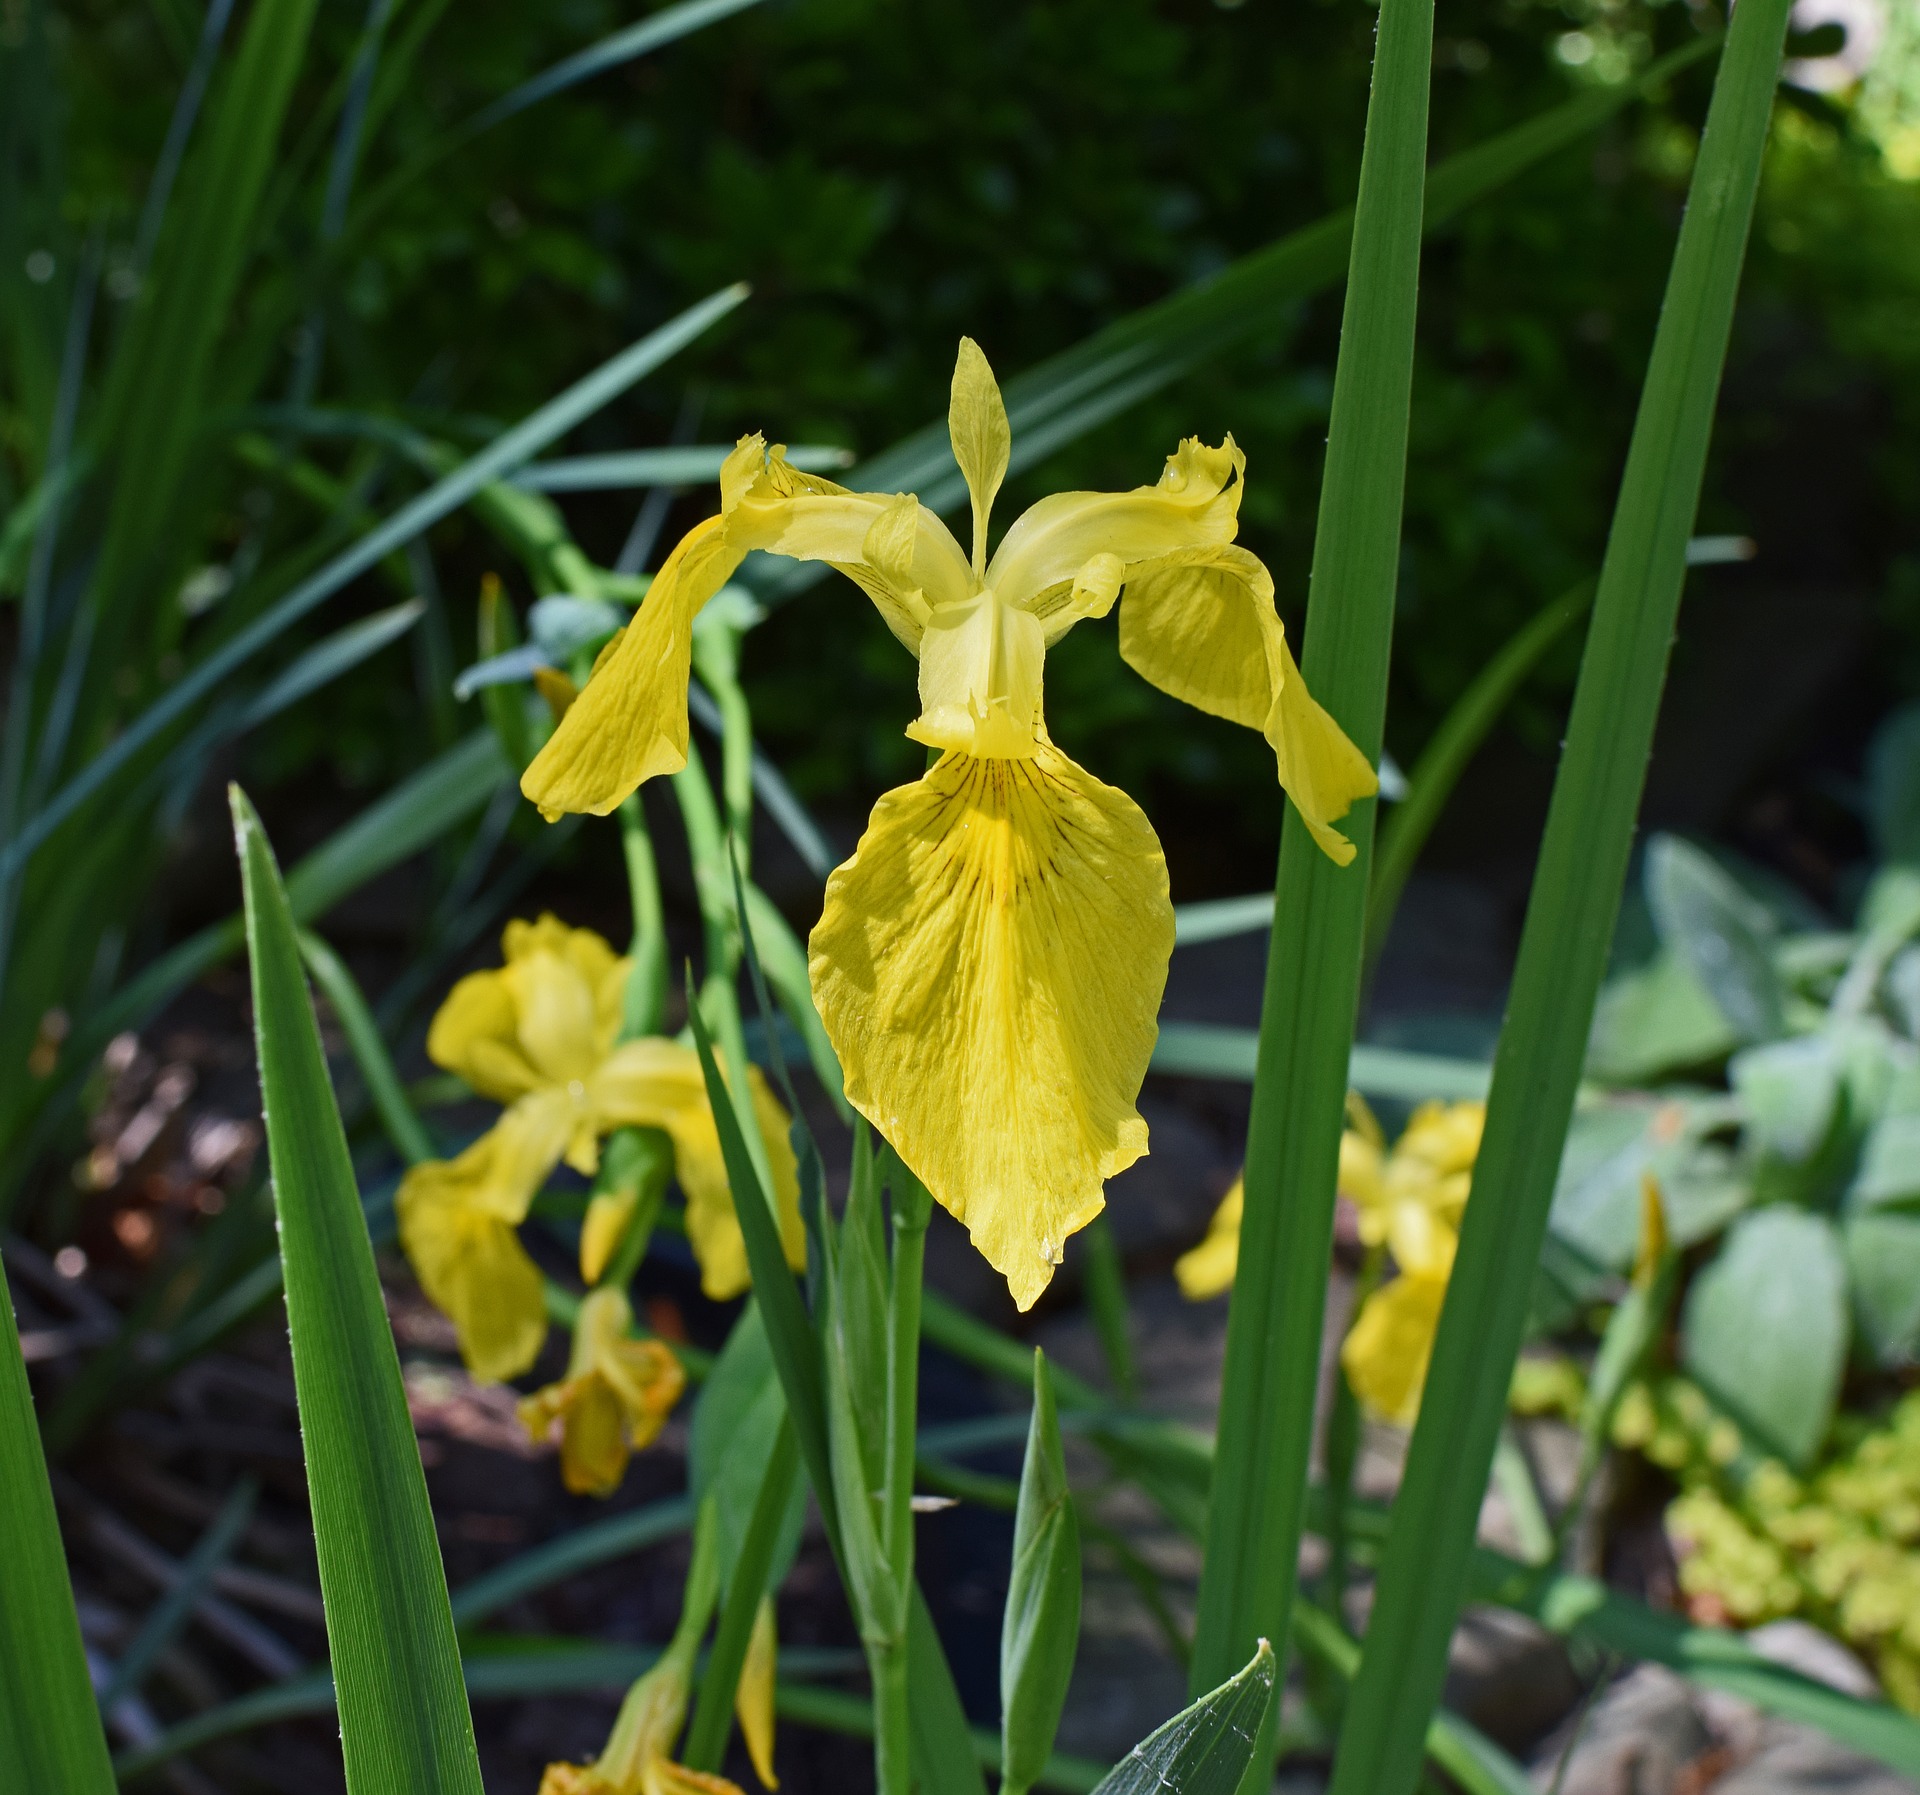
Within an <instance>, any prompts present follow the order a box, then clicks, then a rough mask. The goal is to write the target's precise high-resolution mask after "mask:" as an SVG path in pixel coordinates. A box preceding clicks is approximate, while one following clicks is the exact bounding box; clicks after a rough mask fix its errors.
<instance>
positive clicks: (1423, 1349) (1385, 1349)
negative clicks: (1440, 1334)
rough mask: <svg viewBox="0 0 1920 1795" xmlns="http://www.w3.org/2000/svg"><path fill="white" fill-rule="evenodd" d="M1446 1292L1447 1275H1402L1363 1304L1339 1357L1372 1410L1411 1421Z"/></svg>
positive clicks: (1403, 1421) (1404, 1422)
mask: <svg viewBox="0 0 1920 1795" xmlns="http://www.w3.org/2000/svg"><path fill="white" fill-rule="evenodd" d="M1446 1297H1447V1281H1446V1279H1445V1278H1416V1277H1401V1278H1395V1279H1394V1280H1393V1282H1392V1283H1391V1284H1384V1285H1382V1286H1381V1287H1380V1289H1378V1290H1376V1291H1375V1292H1374V1293H1373V1294H1372V1295H1371V1296H1370V1297H1368V1298H1367V1300H1366V1301H1365V1302H1364V1303H1362V1304H1361V1306H1360V1314H1359V1317H1358V1319H1356V1320H1355V1322H1354V1324H1353V1327H1352V1330H1351V1331H1350V1332H1349V1333H1348V1335H1347V1338H1346V1340H1345V1342H1344V1343H1343V1344H1342V1346H1341V1348H1340V1363H1341V1365H1342V1367H1343V1368H1344V1369H1345V1371H1346V1374H1347V1382H1348V1383H1349V1384H1351V1385H1352V1386H1353V1393H1354V1395H1356V1396H1357V1397H1359V1399H1360V1400H1361V1401H1362V1402H1363V1403H1365V1404H1366V1406H1367V1407H1368V1408H1369V1409H1371V1410H1372V1411H1373V1413H1374V1414H1376V1415H1380V1416H1384V1417H1385V1418H1386V1419H1387V1420H1389V1421H1397V1422H1399V1423H1400V1424H1401V1425H1402V1426H1406V1427H1410V1426H1412V1424H1413V1420H1414V1417H1415V1416H1416V1415H1418V1414H1419V1412H1420V1392H1421V1390H1422V1388H1423V1387H1424V1386H1425V1384H1426V1381H1427V1364H1428V1361H1429V1360H1430V1359H1432V1357H1433V1337H1434V1334H1435V1332H1436V1331H1437V1330H1438V1328H1439V1326H1440V1306H1441V1304H1442V1303H1444V1302H1445V1301H1446Z"/></svg>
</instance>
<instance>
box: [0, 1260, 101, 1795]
mask: <svg viewBox="0 0 1920 1795" xmlns="http://www.w3.org/2000/svg"><path fill="white" fill-rule="evenodd" d="M0 1540H5V1541H6V1547H5V1551H6V1559H7V1567H6V1574H5V1575H4V1576H0V1788H6V1789H21V1790H27V1789H48V1790H53V1789H58V1790H59V1791H60V1792H61V1795H111V1791H112V1789H113V1787H114V1780H113V1770H112V1767H111V1765H110V1764H109V1763H108V1761H107V1737H106V1734H105V1733H103V1732H102V1731H101V1730H100V1712H99V1709H98V1708H97V1707H96V1706H95V1705H94V1699H93V1685H92V1682H91V1681H90V1679H89V1678H88V1675H87V1654H86V1649H85V1647H84V1646H82V1644H81V1643H80V1621H79V1618H78V1616H77V1615H76V1614H75V1612H74V1607H73V1589H72V1586H71V1585H70V1584H69V1583H68V1582H67V1555H66V1549H65V1547H64V1546H63V1545H62V1544H61V1540H60V1523H59V1520H58V1518H57V1517H56V1516H55V1514H54V1509H53V1489H52V1486H51V1485H50V1484H49V1483H48V1482H47V1461H46V1458H45V1456H44V1455H43V1454H42V1452H41V1449H40V1428H39V1424H38V1422H37V1421H36V1420H35V1418H34V1412H33V1392H32V1391H31V1390H30V1389H29V1388H28V1386H27V1367H26V1363H25V1361H24V1360H23V1359H22V1358H21V1356H20V1334H19V1330H18V1329H17V1328H16V1327H15V1325H14V1319H13V1303H12V1300H11V1298H10V1297H9V1296H8V1293H7V1291H6V1288H5V1280H4V1277H3V1276H0Z"/></svg>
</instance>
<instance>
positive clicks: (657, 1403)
mask: <svg viewBox="0 0 1920 1795" xmlns="http://www.w3.org/2000/svg"><path fill="white" fill-rule="evenodd" d="M632 1331H633V1309H632V1306H631V1305H630V1304H629V1303H628V1301H627V1296H626V1292H625V1291H622V1290H615V1289H612V1288H610V1287H609V1288H607V1289H604V1290H590V1291H588V1292H587V1294H586V1296H585V1297H584V1298H583V1299H582V1301H581V1304H580V1317H579V1319H578V1321H576V1322H575V1323H574V1329H573V1356H572V1358H571V1360H570V1361H569V1363H568V1365H567V1375H566V1376H565V1377H564V1378H562V1379H561V1380H560V1381H559V1382H558V1383H555V1384H548V1385H547V1386H546V1388H545V1389H543V1390H536V1391H535V1392H534V1393H533V1394H532V1395H531V1396H528V1397H524V1398H522V1400H521V1402H520V1409H519V1413H520V1420H521V1424H522V1425H523V1426H524V1427H525V1428H526V1430H527V1432H528V1433H530V1434H531V1435H532V1436H533V1437H534V1438H535V1439H536V1440H544V1439H545V1438H546V1437H547V1435H548V1433H549V1432H550V1431H551V1430H552V1428H553V1424H554V1422H555V1421H556V1420H557V1421H559V1423H560V1478H561V1481H562V1482H563V1483H565V1484H566V1486H567V1488H568V1489H570V1490H572V1491H573V1493H574V1494H575V1495H576V1496H610V1495H612V1494H613V1492H614V1491H615V1490H617V1489H618V1488H619V1487H620V1480H621V1478H623V1477H625V1476H626V1474H627V1460H628V1458H629V1457H630V1456H631V1455H632V1454H633V1453H635V1452H638V1451H639V1450H640V1449H641V1448H642V1447H643V1446H646V1445H648V1444H650V1443H651V1441H652V1440H653V1438H654V1436H655V1435H656V1434H657V1433H659V1431H660V1429H661V1428H662V1427H664V1426H665V1425H666V1420H667V1416H668V1415H670V1414H671V1413H672V1412H673V1405H674V1404H675V1403H676V1402H678V1401H679V1400H680V1392H681V1391H682V1390H684V1389H685V1388H686V1383H687V1374H686V1372H685V1371H683V1370H682V1369H681V1366H680V1361H679V1360H678V1359H677V1358H675V1357H674V1356H673V1351H672V1349H671V1348H670V1347H668V1346H666V1345H665V1344H664V1343H663V1342H661V1341H659V1340H636V1339H634V1338H632Z"/></svg>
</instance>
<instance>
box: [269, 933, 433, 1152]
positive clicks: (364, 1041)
mask: <svg viewBox="0 0 1920 1795" xmlns="http://www.w3.org/2000/svg"><path fill="white" fill-rule="evenodd" d="M296 933H297V937H298V940H299V943H300V957H301V959H303V960H304V961H306V963H307V971H308V972H309V973H310V974H312V976H313V982H314V984H315V985H317V986H318V987H319V989H320V992H321V994H322V995H323V996H324V997H325V998H326V1000H327V1002H328V1003H329V1004H331V1005H332V1006H333V1013H334V1016H335V1018H336V1019H337V1020H338V1022H339V1024H340V1032H341V1033H342V1034H344V1035H345V1036H346V1037H347V1051H348V1052H349V1053H351V1054H352V1055H353V1063H354V1065H355V1066H356V1067H358V1068H359V1072H360V1076H361V1078H362V1079H363V1080H365V1082H366V1086H367V1095H368V1096H369V1097H371V1098H372V1099H373V1107H374V1109H375V1111H376V1112H377V1113H378V1114H379V1117H380V1123H381V1126H382V1127H384V1128H385V1129H386V1131H387V1139H388V1140H389V1141H391V1142H392V1143H393V1150H394V1151H395V1152H396V1153H398V1154H399V1155H400V1158H401V1160H402V1161H403V1162H404V1163H405V1164H407V1165H410V1166H412V1165H419V1164H420V1162H421V1161H422V1160H427V1159H432V1158H434V1157H435V1149H434V1145H433V1136H432V1135H430V1134H428V1133H427V1129H426V1124H425V1123H423V1122H422V1121H421V1120H420V1117H419V1115H418V1114H417V1113H416V1111H415V1110H414V1107H413V1104H412V1103H411V1102H410V1101H409V1100H408V1097H407V1090H406V1086H405V1085H403V1084H402V1083H401V1082H400V1075H399V1074H398V1073H397V1072H395V1071H394V1069H393V1059H392V1056H391V1055H390V1054H389V1053H388V1052H387V1044H386V1042H384V1041H383V1040H381V1038H380V1025H379V1024H378V1023H376V1022H375V1021H374V1019H373V1012H372V1011H371V1010H370V1009H368V1008H367V1000H366V997H365V996H364V995H363V994H362V992H361V990H360V985H359V981H358V980H356V979H355V978H354V976H353V974H352V973H351V972H349V971H348V970H347V963H346V962H345V961H344V960H342V959H341V958H340V956H339V955H338V954H336V953H335V952H334V951H333V949H332V948H331V947H330V946H328V944H327V943H326V942H324V941H322V940H321V939H320V937H319V936H318V935H315V934H313V933H312V932H311V931H310V930H307V929H299V930H297V931H296Z"/></svg>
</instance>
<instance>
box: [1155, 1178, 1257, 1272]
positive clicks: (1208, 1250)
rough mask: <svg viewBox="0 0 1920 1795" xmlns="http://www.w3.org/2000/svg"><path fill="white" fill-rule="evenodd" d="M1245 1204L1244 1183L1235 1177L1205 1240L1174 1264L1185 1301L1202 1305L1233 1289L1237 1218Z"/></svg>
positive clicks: (1237, 1254) (1237, 1256) (1237, 1249)
mask: <svg viewBox="0 0 1920 1795" xmlns="http://www.w3.org/2000/svg"><path fill="white" fill-rule="evenodd" d="M1246 1201H1247V1181H1246V1179H1245V1178H1236V1179H1234V1181H1233V1188H1232V1189H1231V1190H1230V1191H1228V1192H1227V1194H1226V1195H1225V1196H1224V1197H1222V1198H1221V1199H1220V1207H1219V1208H1218V1209H1216V1210H1215V1211H1214V1212H1213V1220H1212V1221H1210V1222H1208V1224H1207V1237H1206V1239H1205V1240H1203V1241H1201V1243H1200V1244H1199V1245H1198V1246H1197V1247H1194V1248H1192V1249H1190V1250H1189V1251H1187V1252H1184V1253H1182V1254H1181V1255H1180V1257H1179V1258H1178V1259H1176V1260H1175V1261H1174V1262H1173V1275H1174V1279H1175V1281H1176V1282H1177V1283H1178V1284H1179V1286H1180V1294H1181V1295H1182V1296H1184V1297H1185V1298H1186V1299H1187V1301H1188V1302H1190V1303H1198V1302H1204V1301H1205V1300H1206V1299H1207V1298H1208V1297H1210V1296H1219V1295H1221V1294H1222V1293H1223V1292H1225V1291H1228V1290H1231V1289H1232V1288H1233V1275H1234V1273H1235V1272H1236V1271H1238V1270H1239V1269H1240V1217H1241V1214H1242V1212H1243V1211H1244V1209H1245V1208H1246Z"/></svg>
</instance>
